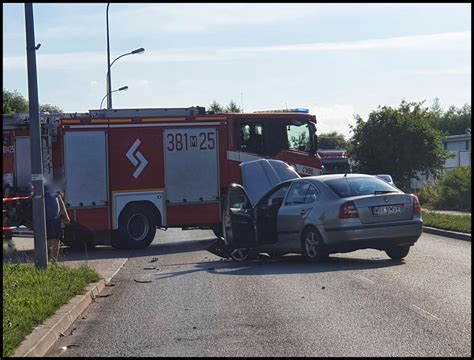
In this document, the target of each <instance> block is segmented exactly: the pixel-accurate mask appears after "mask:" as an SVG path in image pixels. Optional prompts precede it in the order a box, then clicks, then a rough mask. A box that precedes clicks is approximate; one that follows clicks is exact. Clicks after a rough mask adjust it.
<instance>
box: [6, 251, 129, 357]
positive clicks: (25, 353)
mask: <svg viewBox="0 0 474 360" xmlns="http://www.w3.org/2000/svg"><path fill="white" fill-rule="evenodd" d="M127 260H128V259H125V260H124V261H123V263H122V264H121V265H120V266H119V267H118V269H117V270H116V271H114V272H113V274H112V275H111V276H109V277H108V278H106V279H105V278H103V279H102V280H100V281H98V282H96V283H92V284H89V285H88V286H87V287H86V288H85V293H84V294H80V295H76V296H75V297H73V298H72V299H71V300H70V301H69V302H68V303H67V304H66V305H64V306H62V307H61V308H60V309H59V310H58V311H56V313H55V314H54V315H53V316H52V317H50V318H48V319H47V320H46V321H45V322H44V323H43V324H41V325H39V326H38V327H36V328H35V329H34V330H33V332H32V333H31V334H29V335H28V336H27V337H26V338H25V339H24V340H23V342H22V343H21V344H20V346H19V347H18V348H17V350H16V351H15V353H14V354H13V357H42V356H44V355H45V354H46V353H47V352H48V350H49V349H50V348H51V347H52V346H53V345H54V343H55V342H56V341H57V340H58V339H59V337H60V336H64V335H65V334H64V332H65V331H66V330H67V329H68V328H69V326H71V325H72V323H73V322H74V321H76V319H77V318H78V317H79V316H80V315H81V314H82V313H83V312H84V310H86V309H87V307H88V306H89V305H90V303H91V302H92V301H93V300H94V299H95V298H96V297H97V296H98V295H99V294H100V292H101V291H102V290H103V289H104V287H105V284H107V283H108V282H110V280H112V278H113V277H114V276H115V275H116V274H117V273H118V272H119V270H120V269H121V268H122V267H123V266H124V265H125V263H126V262H127Z"/></svg>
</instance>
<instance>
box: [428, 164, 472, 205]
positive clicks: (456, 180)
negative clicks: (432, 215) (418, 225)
mask: <svg viewBox="0 0 474 360" xmlns="http://www.w3.org/2000/svg"><path fill="white" fill-rule="evenodd" d="M438 190H439V197H438V198H437V200H436V201H435V202H434V206H435V207H436V208H437V209H442V210H464V211H471V167H470V166H462V167H459V168H456V169H454V170H452V171H449V172H447V173H445V174H444V175H442V176H441V177H440V179H439V181H438Z"/></svg>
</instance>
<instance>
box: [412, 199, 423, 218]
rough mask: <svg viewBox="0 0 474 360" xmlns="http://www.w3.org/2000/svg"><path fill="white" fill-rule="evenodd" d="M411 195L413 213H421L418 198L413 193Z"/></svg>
mask: <svg viewBox="0 0 474 360" xmlns="http://www.w3.org/2000/svg"><path fill="white" fill-rule="evenodd" d="M411 196H413V215H420V214H421V205H420V200H418V196H416V195H415V194H411Z"/></svg>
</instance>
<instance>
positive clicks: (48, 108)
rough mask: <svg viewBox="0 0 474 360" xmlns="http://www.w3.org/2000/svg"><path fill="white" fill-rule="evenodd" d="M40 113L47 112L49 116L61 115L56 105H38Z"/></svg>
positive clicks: (60, 110)
mask: <svg viewBox="0 0 474 360" xmlns="http://www.w3.org/2000/svg"><path fill="white" fill-rule="evenodd" d="M40 112H49V113H51V114H57V113H62V112H63V110H62V109H60V108H59V107H57V106H56V105H51V104H42V105H40Z"/></svg>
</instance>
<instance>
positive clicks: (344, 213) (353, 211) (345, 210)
mask: <svg viewBox="0 0 474 360" xmlns="http://www.w3.org/2000/svg"><path fill="white" fill-rule="evenodd" d="M358 217H359V213H358V212H357V208H356V207H355V205H354V202H353V201H348V202H346V203H344V204H342V205H341V208H340V209H339V219H349V218H358Z"/></svg>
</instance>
